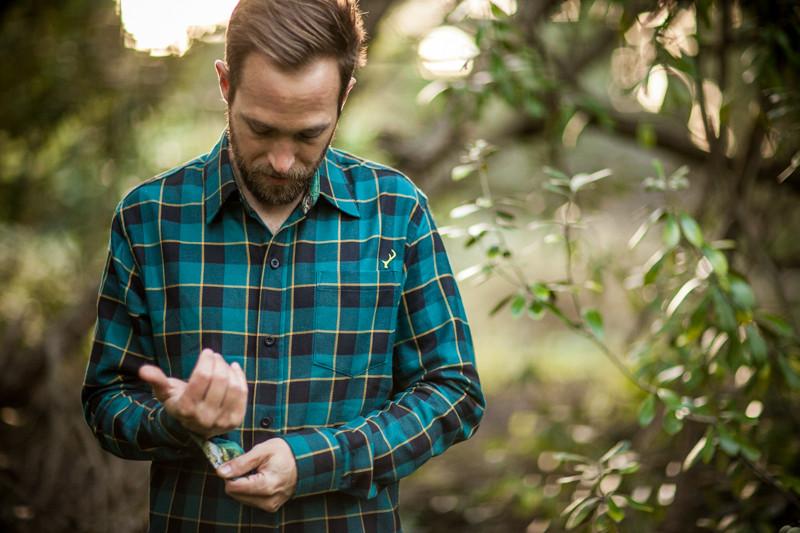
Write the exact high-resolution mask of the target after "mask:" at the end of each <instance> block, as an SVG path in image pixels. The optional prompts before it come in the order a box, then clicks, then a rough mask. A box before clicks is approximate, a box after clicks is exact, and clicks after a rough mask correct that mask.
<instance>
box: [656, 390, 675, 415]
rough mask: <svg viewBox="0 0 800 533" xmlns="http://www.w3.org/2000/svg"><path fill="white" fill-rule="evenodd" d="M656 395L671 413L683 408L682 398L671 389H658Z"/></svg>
mask: <svg viewBox="0 0 800 533" xmlns="http://www.w3.org/2000/svg"><path fill="white" fill-rule="evenodd" d="M656 394H658V397H659V398H660V399H661V401H662V402H664V405H666V406H667V409H669V410H670V411H674V410H675V409H677V408H678V407H680V406H681V397H680V396H678V395H677V394H676V393H675V392H674V391H671V390H670V389H658V390H657V391H656Z"/></svg>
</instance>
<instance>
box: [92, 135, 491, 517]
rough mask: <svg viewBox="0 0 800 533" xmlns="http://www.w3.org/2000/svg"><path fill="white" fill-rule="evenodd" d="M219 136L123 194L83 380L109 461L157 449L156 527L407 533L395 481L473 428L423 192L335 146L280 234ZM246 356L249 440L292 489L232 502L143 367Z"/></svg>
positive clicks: (456, 315)
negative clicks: (282, 466) (284, 448)
mask: <svg viewBox="0 0 800 533" xmlns="http://www.w3.org/2000/svg"><path fill="white" fill-rule="evenodd" d="M230 165H231V163H230V160H229V156H228V139H227V135H225V134H223V135H222V137H221V139H220V141H219V142H218V143H217V145H216V146H215V147H214V148H213V149H212V150H211V152H209V153H208V154H205V155H203V156H201V157H199V158H197V159H195V160H193V161H190V162H189V163H187V164H185V165H183V166H181V167H179V168H176V169H173V170H171V171H168V172H166V173H164V174H162V175H160V176H157V177H155V178H153V179H150V180H148V181H146V182H144V183H142V184H140V185H138V186H137V187H135V188H134V189H133V190H132V191H130V192H129V193H128V194H127V195H126V196H125V198H123V200H122V201H121V202H120V204H119V205H118V206H117V209H116V211H115V213H114V217H113V220H112V226H111V238H110V245H109V255H108V260H107V263H106V267H105V271H104V275H103V279H102V281H101V287H100V294H99V299H98V318H97V325H96V329H95V334H94V342H93V346H92V353H91V358H90V361H89V364H88V367H87V371H86V377H85V382H84V388H83V396H82V399H83V404H84V411H85V415H86V419H87V421H88V423H89V425H90V426H91V428H92V429H93V431H94V432H95V434H96V436H97V438H98V440H99V441H100V443H101V445H102V446H103V447H104V448H105V449H106V450H108V451H110V452H112V453H114V454H115V455H118V456H121V457H125V458H129V459H143V460H152V461H153V464H152V468H151V480H150V500H151V509H150V528H151V530H152V531H167V530H168V531H190V530H191V531H231V532H233V531H312V532H313V531H347V532H354V531H380V532H383V531H400V530H401V526H400V522H399V515H398V512H397V505H398V481H399V479H400V478H402V477H403V476H406V475H408V474H410V473H411V472H413V471H414V470H415V469H416V468H418V467H419V466H420V465H422V464H423V463H424V462H425V461H427V460H428V459H429V458H431V457H433V456H435V455H438V454H440V453H442V452H443V451H444V450H445V449H446V448H447V447H449V446H450V445H452V444H454V443H456V442H459V441H461V440H464V439H466V438H469V437H470V436H471V435H472V434H473V433H474V431H475V430H476V429H477V427H478V423H479V421H480V419H481V416H482V413H483V409H484V398H483V394H482V392H481V389H480V383H479V379H478V375H477V373H476V370H475V359H474V353H473V347H472V341H471V338H470V331H469V326H468V324H467V321H466V316H465V313H464V308H463V305H462V303H461V299H460V296H459V293H458V289H457V287H456V283H455V280H454V278H453V274H452V271H451V269H450V265H449V263H448V260H447V256H446V253H445V250H444V246H443V243H442V240H441V237H440V236H439V233H438V232H437V230H436V227H435V225H434V222H433V219H432V218H431V214H430V212H429V210H428V206H427V199H426V198H425V196H424V195H423V194H422V193H421V192H420V191H419V190H418V189H417V188H416V187H415V186H414V185H413V183H412V182H411V181H410V180H408V179H407V178H406V177H404V176H402V175H401V174H399V173H398V172H397V171H395V170H392V169H390V168H388V167H384V166H381V165H377V164H375V163H372V162H369V161H365V160H362V159H359V158H357V157H354V156H352V155H350V154H347V153H345V152H342V151H340V150H336V149H333V148H329V149H328V151H327V153H326V156H325V158H324V160H323V163H322V164H321V165H320V168H319V169H318V171H317V173H316V175H315V177H314V182H313V184H312V186H311V188H310V191H309V192H308V195H307V197H306V198H305V199H304V201H303V202H301V204H300V205H299V206H298V207H297V209H295V211H294V212H293V213H292V215H291V216H290V217H289V219H288V220H287V221H286V222H285V223H284V225H283V226H282V228H281V229H280V231H279V232H278V233H277V234H275V235H273V234H271V233H270V231H269V230H268V229H267V228H266V226H265V225H264V224H263V223H262V222H261V221H260V219H259V218H258V216H257V215H256V213H255V212H254V211H253V209H252V208H251V207H250V206H249V205H247V203H246V201H245V200H244V199H243V196H242V195H241V194H240V192H239V189H238V187H237V184H236V181H235V179H234V177H233V173H232V169H231V166H230ZM206 347H208V348H212V349H214V350H215V351H217V352H219V353H221V354H222V355H223V357H224V358H225V359H226V361H227V362H228V363H232V362H234V361H236V362H238V363H239V364H240V365H241V367H242V368H243V370H244V372H245V374H246V376H247V381H248V386H249V397H248V408H247V413H246V415H245V422H244V424H243V426H242V427H240V428H238V429H237V430H235V431H231V432H229V433H228V434H226V435H224V436H222V437H221V438H224V439H227V440H230V441H233V442H236V443H238V444H239V445H241V446H242V448H244V449H245V450H249V449H251V448H252V447H253V446H255V445H256V444H259V443H261V442H264V441H265V440H267V439H271V438H282V439H284V440H285V441H286V442H287V443H288V444H289V446H290V447H291V449H292V452H293V453H294V455H295V458H296V461H297V468H298V485H297V490H296V493H295V496H294V497H293V498H292V499H290V500H289V501H288V502H287V503H286V504H285V505H284V506H283V507H282V508H281V509H279V510H278V511H277V512H276V513H267V512H264V511H261V510H259V509H256V508H254V507H249V506H245V505H242V504H240V503H238V502H237V501H235V500H233V499H232V498H230V497H229V496H227V495H226V494H225V492H224V484H223V482H222V481H221V480H220V479H219V478H218V477H217V476H216V475H215V473H214V472H213V470H212V469H211V468H210V467H209V465H207V463H206V461H205V458H204V457H203V456H202V455H201V453H200V451H199V449H198V448H197V446H195V445H194V444H193V443H192V439H191V435H190V434H189V433H188V432H187V431H186V430H185V429H184V428H183V427H182V426H181V425H180V424H179V423H178V422H177V421H176V420H174V419H172V418H171V417H170V416H169V415H168V414H167V413H166V412H165V411H164V409H163V406H162V405H161V404H160V403H159V402H158V401H157V400H156V399H155V398H154V397H153V394H152V392H151V391H150V390H149V387H147V386H146V384H144V383H142V382H141V381H139V380H138V378H137V371H138V368H139V367H140V366H141V365H142V364H145V363H150V364H156V365H158V366H160V367H161V368H162V369H163V370H164V372H165V373H167V374H168V375H171V376H173V377H177V378H180V379H184V380H185V379H187V378H188V377H189V375H190V373H191V371H192V369H193V368H194V366H195V363H196V361H197V358H198V356H199V354H200V351H201V350H202V349H203V348H206Z"/></svg>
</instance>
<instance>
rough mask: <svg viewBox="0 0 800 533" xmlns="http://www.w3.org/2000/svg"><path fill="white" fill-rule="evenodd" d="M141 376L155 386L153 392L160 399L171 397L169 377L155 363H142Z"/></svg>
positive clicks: (162, 400)
mask: <svg viewBox="0 0 800 533" xmlns="http://www.w3.org/2000/svg"><path fill="white" fill-rule="evenodd" d="M139 378H140V379H141V380H142V381H145V382H147V383H149V384H150V386H151V387H153V393H154V394H155V395H156V398H158V401H160V402H164V401H165V400H166V399H167V398H168V397H169V392H170V389H171V385H170V382H169V378H168V377H167V375H166V374H164V372H163V371H162V370H161V369H160V368H158V367H157V366H155V365H142V366H140V367H139Z"/></svg>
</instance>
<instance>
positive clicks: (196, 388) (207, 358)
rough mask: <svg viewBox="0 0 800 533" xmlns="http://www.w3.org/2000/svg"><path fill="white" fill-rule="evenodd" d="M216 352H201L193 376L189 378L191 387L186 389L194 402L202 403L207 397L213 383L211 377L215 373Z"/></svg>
mask: <svg viewBox="0 0 800 533" xmlns="http://www.w3.org/2000/svg"><path fill="white" fill-rule="evenodd" d="M214 361H215V358H214V351H213V350H211V349H209V348H205V349H204V350H203V351H202V352H200V357H198V358H197V364H196V365H195V367H194V370H192V375H191V376H189V386H188V387H186V394H187V395H188V396H189V398H191V399H192V400H193V401H194V402H200V401H202V400H203V398H204V397H205V395H206V390H208V385H209V383H210V382H211V376H212V375H213V372H214Z"/></svg>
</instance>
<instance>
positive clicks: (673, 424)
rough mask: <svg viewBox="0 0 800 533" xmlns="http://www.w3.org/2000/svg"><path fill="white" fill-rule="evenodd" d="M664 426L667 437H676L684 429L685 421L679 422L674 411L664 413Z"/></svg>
mask: <svg viewBox="0 0 800 533" xmlns="http://www.w3.org/2000/svg"><path fill="white" fill-rule="evenodd" d="M662 426H663V427H664V431H666V432H667V435H676V434H678V433H680V431H681V430H682V429H683V420H679V419H678V418H677V417H676V416H675V413H674V412H673V411H668V412H667V413H664V420H663V421H662Z"/></svg>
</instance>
